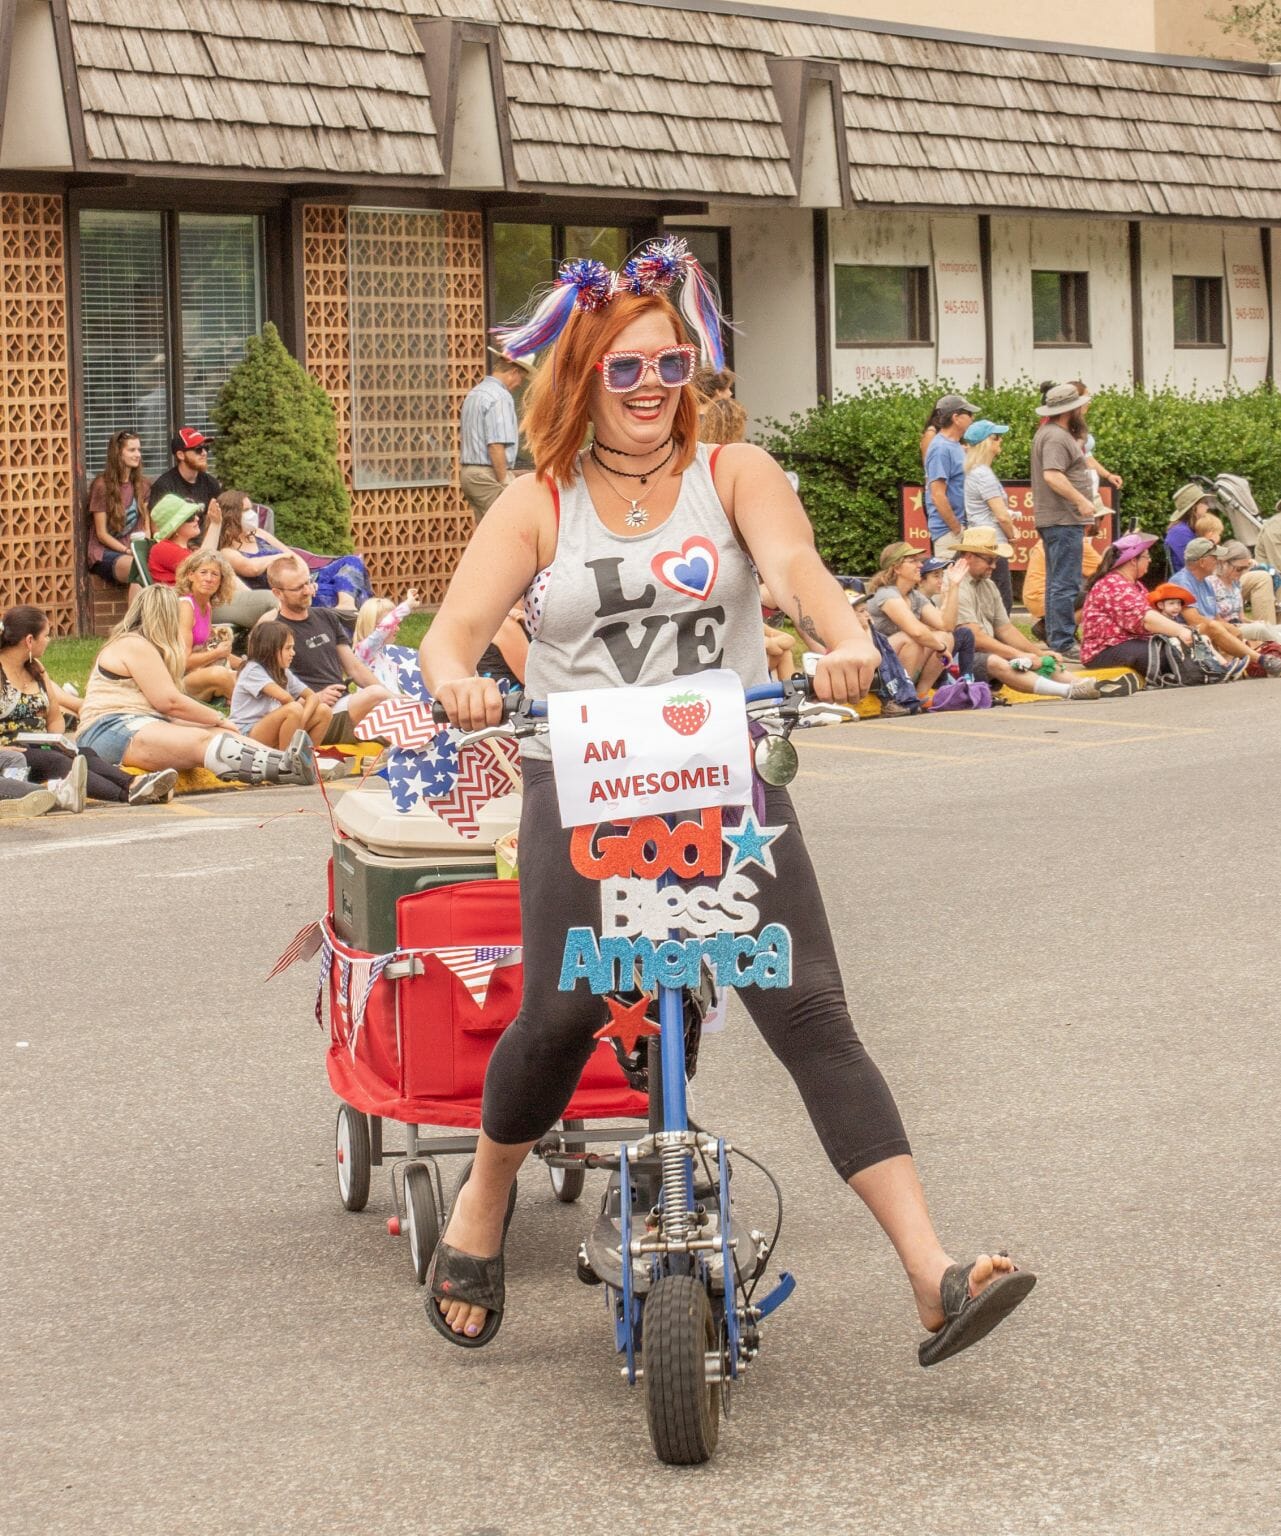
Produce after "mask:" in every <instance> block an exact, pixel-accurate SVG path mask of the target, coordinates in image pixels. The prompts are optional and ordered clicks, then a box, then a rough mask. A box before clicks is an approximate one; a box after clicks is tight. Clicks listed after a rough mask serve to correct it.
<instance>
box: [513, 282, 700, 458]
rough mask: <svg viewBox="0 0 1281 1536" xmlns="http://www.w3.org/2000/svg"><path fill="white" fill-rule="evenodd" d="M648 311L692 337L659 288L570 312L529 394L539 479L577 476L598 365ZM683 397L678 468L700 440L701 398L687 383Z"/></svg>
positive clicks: (530, 439) (529, 429)
mask: <svg viewBox="0 0 1281 1536" xmlns="http://www.w3.org/2000/svg"><path fill="white" fill-rule="evenodd" d="M649 314H659V315H662V317H663V318H664V319H665V320H667V321H669V322H670V324H671V327H672V331H673V333H674V335H675V337H676V340H677V341H678V342H688V341H689V334H688V332H687V331H686V329H685V324H684V321H683V320H682V319H681V317H680V315H679V313H678V312H677V310H676V308H675V306H674V305H673V304H672V303H671V302H670V300H668V299H667V298H665V297H664V296H663V295H662V294H659V293H647V294H634V293H616V294H615V295H614V297H613V298H612V299H611V300H610V301H609V303H608V304H604V305H602V306H601V308H600V309H596V310H590V311H588V310H581V309H576V310H575V311H574V313H573V314H572V315H571V316H570V317H569V321H568V322H567V324H566V326H565V329H564V330H563V331H562V332H561V333H560V336H559V338H558V339H557V341H556V343H555V345H554V346H553V347H552V348H551V349H550V351H549V352H548V354H547V356H546V357H545V358H544V359H543V361H542V362H541V363H540V364H539V365H538V368H537V369H536V371H535V373H534V377H533V380H532V382H531V383H530V385H529V388H528V390H527V391H526V394H525V414H524V420H523V421H522V423H521V426H522V427H523V429H524V433H525V440H526V442H527V443H528V444H529V447H530V451H531V452H532V453H533V455H534V469H535V472H536V473H537V474H538V476H539V477H540V478H541V479H544V480H548V481H552V482H554V483H556V484H558V485H568V484H569V483H570V482H571V481H572V480H573V479H574V477H575V473H576V464H577V460H578V454H579V450H580V449H581V448H582V446H583V444H584V443H585V442H586V441H587V427H588V420H589V417H588V405H589V402H590V400H591V393H592V385H593V383H594V382H595V379H596V364H597V363H598V362H599V361H600V360H601V358H602V357H603V356H604V355H605V353H606V352H608V351H609V349H610V346H611V344H612V343H613V342H614V341H615V339H616V338H617V337H618V336H620V335H621V334H622V333H623V332H624V331H625V330H626V329H627V327H628V326H629V325H630V324H631V323H632V321H633V320H638V319H639V318H640V317H641V316H642V315H649ZM680 396H681V397H680V402H679V404H678V405H677V407H676V419H675V420H674V421H673V422H672V437H673V439H674V441H675V443H676V454H675V458H674V461H673V464H672V468H673V469H674V470H676V471H677V472H678V473H679V471H681V470H682V469H686V468H688V466H689V464H690V461H691V460H692V459H693V457H694V450H695V447H696V446H697V443H698V402H697V399H696V397H695V394H694V391H693V389H692V388H691V386H690V385H688V384H686V385H683V386H682V388H681V392H680Z"/></svg>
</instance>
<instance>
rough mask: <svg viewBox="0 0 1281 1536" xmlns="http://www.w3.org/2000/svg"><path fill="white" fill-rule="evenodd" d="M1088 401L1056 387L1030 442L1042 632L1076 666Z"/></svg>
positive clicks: (1087, 512) (1088, 508)
mask: <svg viewBox="0 0 1281 1536" xmlns="http://www.w3.org/2000/svg"><path fill="white" fill-rule="evenodd" d="M1089 403H1090V397H1089V395H1083V394H1081V393H1080V391H1079V390H1078V389H1077V387H1076V385H1075V384H1056V385H1054V387H1053V388H1052V389H1049V390H1047V391H1046V393H1045V403H1044V404H1043V405H1038V406H1037V408H1036V413H1037V415H1038V416H1040V417H1041V424H1040V426H1039V427H1038V428H1037V430H1036V433H1035V435H1034V436H1033V438H1032V510H1033V516H1034V517H1035V520H1036V531H1037V532H1038V533H1039V534H1040V536H1041V542H1042V544H1044V546H1045V631H1046V638H1047V639H1048V640H1049V643H1050V648H1051V649H1052V650H1054V651H1057V652H1058V654H1059V655H1060V656H1063V657H1066V658H1067V659H1068V660H1069V661H1079V660H1080V657H1081V652H1080V651H1079V650H1078V648H1077V644H1076V600H1077V595H1078V594H1079V592H1080V590H1081V546H1082V545H1083V544H1084V543H1085V530H1086V528H1087V527H1088V526H1089V525H1090V524H1091V523H1092V522H1093V521H1094V516H1095V508H1094V480H1093V477H1092V476H1091V473H1090V465H1089V461H1088V459H1087V457H1086V453H1085V447H1084V439H1085V409H1086V407H1087V406H1088V405H1089Z"/></svg>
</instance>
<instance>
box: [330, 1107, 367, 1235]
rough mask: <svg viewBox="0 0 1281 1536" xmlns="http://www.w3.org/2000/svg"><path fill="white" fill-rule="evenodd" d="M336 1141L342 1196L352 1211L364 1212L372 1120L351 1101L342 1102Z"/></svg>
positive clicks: (342, 1199)
mask: <svg viewBox="0 0 1281 1536" xmlns="http://www.w3.org/2000/svg"><path fill="white" fill-rule="evenodd" d="M334 1140H335V1143H336V1146H335V1151H334V1155H335V1157H336V1158H337V1162H338V1197H339V1199H340V1200H341V1201H342V1203H343V1204H344V1205H345V1206H346V1207H347V1209H348V1210H349V1211H363V1210H364V1208H365V1206H366V1205H367V1204H368V1202H369V1162H370V1154H369V1121H368V1120H367V1119H366V1118H365V1116H364V1115H362V1114H361V1113H360V1111H359V1110H358V1109H353V1108H352V1107H351V1105H350V1104H343V1105H341V1106H340V1107H339V1110H338V1124H337V1126H336V1127H335V1130H334Z"/></svg>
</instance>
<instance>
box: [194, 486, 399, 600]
mask: <svg viewBox="0 0 1281 1536" xmlns="http://www.w3.org/2000/svg"><path fill="white" fill-rule="evenodd" d="M218 507H219V510H220V511H221V513H222V529H221V532H220V533H219V535H218V553H219V554H220V555H222V557H223V558H224V559H225V560H226V561H227V562H228V564H229V565H230V566H231V568H232V570H233V571H235V573H236V575H237V576H238V577H240V579H241V580H242V581H243V582H244V583H245V585H246V586H247V587H250V588H252V589H253V590H255V591H266V589H267V584H268V583H267V568H268V567H269V566H270V565H271V562H272V561H273V560H278V559H279V558H280V556H281V555H298V556H299V557H300V558H301V559H302V561H303V563H304V565H306V566H307V567H308V568H309V569H310V571H311V575H312V579H313V580H314V581H315V583H316V602H317V604H318V606H319V607H321V608H341V609H344V610H345V611H348V612H350V611H353V610H355V609H357V608H359V607H360V605H361V603H363V602H366V601H368V599H369V597H370V595H371V594H372V591H373V588H372V587H371V586H370V582H369V572H368V571H367V570H366V569H365V562H364V561H363V560H362V559H361V557H360V556H359V555H334V556H332V557H329V556H326V555H314V554H312V553H311V551H310V550H304V549H293V548H291V547H290V546H289V545H288V544H282V543H281V542H280V540H279V539H278V538H277V537H276V536H275V534H274V533H269V532H268V531H267V530H266V529H265V528H261V527H259V515H260V513H259V509H258V508H257V507H256V506H255V505H254V503H253V502H252V500H251V499H250V498H249V496H248V495H247V494H246V493H245V492H244V491H237V490H226V491H224V492H223V493H222V495H221V496H219V498H218Z"/></svg>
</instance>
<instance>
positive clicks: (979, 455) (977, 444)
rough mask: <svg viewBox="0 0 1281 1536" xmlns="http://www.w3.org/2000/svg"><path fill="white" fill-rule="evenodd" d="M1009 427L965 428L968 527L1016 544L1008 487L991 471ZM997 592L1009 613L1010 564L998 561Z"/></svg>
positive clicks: (978, 423) (979, 423)
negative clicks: (987, 531) (993, 534)
mask: <svg viewBox="0 0 1281 1536" xmlns="http://www.w3.org/2000/svg"><path fill="white" fill-rule="evenodd" d="M1009 430H1010V429H1009V427H1000V426H997V424H996V422H994V421H974V422H971V423H970V425H969V426H968V427H966V429H965V432H964V434H963V436H962V438H961V441H962V442H963V443H965V445H966V448H965V526H966V527H967V528H994V529H995V530H996V535H997V538H998V539H1004V540H1006V541H1007V542H1008V543H1009V544H1011V545H1012V544H1014V542H1015V534H1014V514H1013V513H1012V512H1011V511H1010V504H1009V502H1008V501H1007V500H1006V498H1005V487H1004V486H1003V485H1002V484H1001V482H1000V481H999V480H998V479H997V478H996V471H995V470H994V469H993V468H992V465H993V463H994V462H995V460H996V458H997V456H998V455H999V454H1000V452H1001V446H1002V440H1003V439H1004V437H1005V434H1006V433H1007V432H1008V431H1009ZM992 580H993V581H994V582H995V583H996V590H997V591H998V592H999V593H1000V594H1001V601H1002V602H1003V603H1004V604H1005V609H1006V612H1007V613H1008V612H1009V610H1010V609H1011V608H1013V606H1014V587H1013V584H1012V583H1011V581H1010V562H1009V561H1008V560H998V561H997V562H996V570H995V571H994V572H993V573H992Z"/></svg>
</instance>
